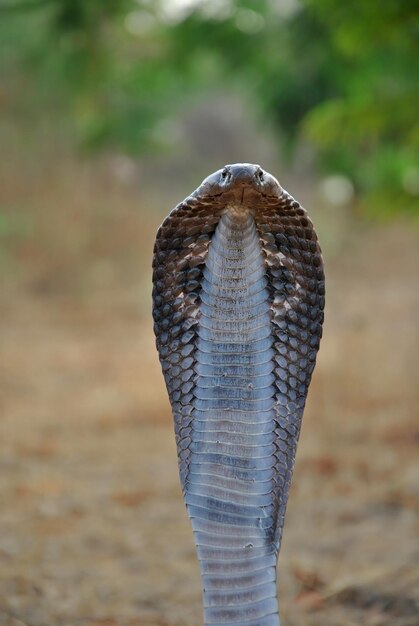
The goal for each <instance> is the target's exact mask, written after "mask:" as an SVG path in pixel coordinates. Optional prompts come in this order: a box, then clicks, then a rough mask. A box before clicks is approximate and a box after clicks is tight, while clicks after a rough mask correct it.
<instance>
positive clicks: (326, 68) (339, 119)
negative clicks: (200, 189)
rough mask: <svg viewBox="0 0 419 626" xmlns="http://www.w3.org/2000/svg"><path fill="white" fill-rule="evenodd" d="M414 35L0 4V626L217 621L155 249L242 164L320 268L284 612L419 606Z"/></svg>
mask: <svg viewBox="0 0 419 626" xmlns="http://www.w3.org/2000/svg"><path fill="white" fill-rule="evenodd" d="M418 30H419V22H418V12H417V3H416V2H414V1H413V0H404V2H399V1H397V2H396V1H395V0H389V1H388V2H385V3H384V2H381V3H374V2H365V1H364V0H348V1H347V2H346V3H339V2H336V1H333V0H277V1H275V0H259V1H257V2H256V1H251V0H247V1H246V0H155V1H153V0H149V1H146V0H137V1H136V0H107V1H106V2H103V1H102V0H1V1H0V76H1V82H0V112H1V115H0V134H1V142H0V177H1V178H0V271H1V293H0V320H1V324H0V342H1V357H0V393H1V398H0V408H1V416H0V429H1V437H0V447H1V448H0V467H1V472H0V494H1V495H0V502H1V506H0V624H2V625H8V626H21V625H22V624H24V625H25V624H26V626H46V625H47V626H64V625H65V626H70V625H80V626H153V625H154V626H192V625H196V624H199V623H202V618H201V597H200V580H199V575H198V565H197V561H196V557H195V549H194V544H193V539H192V533H191V530H190V528H189V523H188V521H187V517H186V513H185V511H184V506H183V502H182V499H181V492H180V488H179V484H178V475H177V461H176V452H175V445H174V437H173V432H172V419H171V414H170V409H169V403H168V400H167V396H166V391H165V389H164V386H163V380H162V376H161V372H160V366H159V363H158V359H157V354H156V351H155V347H154V338H153V335H152V323H151V313H150V311H151V272H150V267H151V255H152V245H153V241H154V236H155V232H156V229H157V227H158V225H159V224H160V222H161V221H162V219H163V218H164V217H165V215H166V214H167V213H168V212H169V210H170V209H171V208H172V207H173V206H174V205H175V204H177V203H178V202H179V201H180V200H182V199H183V198H184V197H185V196H187V195H188V194H189V193H190V192H191V191H192V190H193V189H195V188H196V187H197V186H198V184H199V183H200V182H201V180H202V179H203V178H204V177H205V176H206V175H208V174H209V173H210V172H212V171H213V170H215V169H218V168H219V167H222V166H223V165H224V164H225V163H231V162H233V163H234V162H237V161H247V162H253V163H260V164H261V165H262V167H264V168H265V169H266V170H268V171H269V172H271V173H272V174H274V175H276V176H277V177H278V178H279V180H280V182H281V184H282V185H283V186H284V187H285V188H286V189H287V190H288V191H289V192H290V193H291V194H292V195H294V196H295V197H296V198H297V199H298V200H299V201H301V202H302V203H303V204H304V205H305V206H306V208H307V209H308V210H309V213H310V215H311V217H312V218H313V220H314V222H315V225H316V227H317V230H318V234H319V237H320V242H321V244H322V248H323V252H324V260H325V266H326V275H327V307H326V323H325V329H324V339H323V343H322V346H321V350H320V354H319V359H318V365H317V368H316V370H315V373H314V378H313V382H312V387H311V390H310V394H309V400H308V404H307V409H306V413H305V417H304V424H303V430H302V436H301V440H300V445H299V451H298V455H297V466H296V471H295V475H294V482H293V486H292V491H291V496H290V503H289V507H288V513H287V521H286V528H285V535H284V540H283V548H282V551H281V555H280V567H279V586H280V597H281V605H282V607H281V610H282V615H283V622H284V624H285V625H288V626H320V625H322V626H336V625H337V624H338V625H339V626H349V625H359V624H365V625H375V626H387V625H388V626H389V625H390V624H391V626H414V625H416V626H417V624H418V613H419V592H418V590H419V544H418V530H419V522H418V517H417V514H418V509H419V463H418V462H419V455H418V451H419V450H418V448H419V422H418V399H419V398H418V395H419V392H418V388H419V377H418V374H417V354H418V348H419V330H418V321H419V320H418V315H419V314H418V311H419V279H418V268H419V242H418V234H419V168H418V162H417V154H418V147H419V122H418V116H417V112H418V109H419V91H418V82H417V73H416V75H415V71H414V70H415V57H416V58H417V55H418V46H417V43H416V42H417V34H418ZM415 37H416V39H415Z"/></svg>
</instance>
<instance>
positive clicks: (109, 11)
mask: <svg viewBox="0 0 419 626" xmlns="http://www.w3.org/2000/svg"><path fill="white" fill-rule="evenodd" d="M418 34H419V19H418V7H417V2H416V0H403V2H400V0H386V2H366V1H365V0H348V1H347V2H344V3H342V2H337V1H336V0H276V1H275V0H253V1H252V0H200V1H199V0H196V1H195V2H193V1H192V0H190V1H189V2H186V1H185V0H184V1H183V2H181V1H180V0H177V2H176V1H175V0H171V1H169V0H166V1H164V0H155V1H153V0H106V1H104V0H15V1H12V0H7V1H6V0H3V2H1V1H0V40H1V45H2V50H1V57H0V71H1V72H2V74H3V76H4V78H5V80H3V89H6V87H5V85H6V86H7V89H8V93H7V94H6V95H4V94H3V102H2V104H3V105H4V106H6V107H7V105H10V106H11V107H14V108H15V109H17V110H20V112H21V113H22V115H26V116H28V117H29V118H30V117H31V115H33V114H34V112H36V109H37V108H39V107H46V108H48V107H49V108H51V107H52V105H53V104H54V106H55V108H56V109H58V110H59V111H60V114H61V115H62V116H63V117H65V116H67V118H68V119H71V120H72V122H73V123H74V124H75V125H76V129H77V132H78V134H79V137H80V139H81V140H82V142H84V143H85V144H86V145H89V146H91V147H100V146H105V145H111V146H118V147H119V148H122V149H123V150H126V151H129V152H147V151H149V150H152V149H155V148H156V147H159V146H164V145H165V140H166V133H165V128H168V127H169V125H168V124H166V125H165V123H166V122H167V121H168V120H169V121H170V119H173V118H176V114H177V113H178V112H179V110H180V108H181V107H183V106H185V103H187V102H189V101H190V100H192V99H193V98H194V97H198V96H199V97H205V94H207V93H211V91H212V90H214V89H218V90H219V89H220V88H225V89H228V90H235V91H237V92H239V94H240V95H241V97H242V98H244V99H245V100H246V101H249V105H251V106H253V107H254V108H256V109H257V110H259V112H260V115H261V119H262V120H264V121H266V123H267V125H268V126H269V128H271V129H273V131H274V132H275V133H276V134H277V137H278V146H281V149H282V150H283V151H284V152H285V153H287V154H288V155H289V156H290V158H292V155H293V151H294V149H295V147H296V146H297V145H301V143H304V144H308V145H310V146H312V147H313V148H314V149H315V150H316V157H317V162H318V167H319V170H320V171H324V172H331V173H341V174H344V175H345V176H347V177H349V178H350V179H351V181H352V182H353V184H354V186H355V189H356V190H357V192H358V193H359V195H360V198H361V202H364V204H365V205H369V206H372V207H376V208H377V209H378V211H380V212H388V211H390V212H391V211H394V210H399V209H400V208H401V207H403V209H404V210H406V211H410V212H413V211H418V197H419V169H418V163H417V155H418V154H419V118H418V110H419V87H418V78H417V72H416V73H415V64H416V66H417V57H418V48H417V45H416V41H417V36H418Z"/></svg>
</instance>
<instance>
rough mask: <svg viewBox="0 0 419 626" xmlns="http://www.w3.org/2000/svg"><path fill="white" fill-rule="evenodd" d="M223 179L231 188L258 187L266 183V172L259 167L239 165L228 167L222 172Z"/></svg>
mask: <svg viewBox="0 0 419 626" xmlns="http://www.w3.org/2000/svg"><path fill="white" fill-rule="evenodd" d="M222 178H223V180H224V181H225V182H228V185H229V187H231V188H237V187H258V186H260V185H261V184H262V183H263V182H264V172H263V170H262V168H261V167H260V166H259V165H253V164H251V163H237V164H235V165H226V166H225V168H224V169H223V171H222Z"/></svg>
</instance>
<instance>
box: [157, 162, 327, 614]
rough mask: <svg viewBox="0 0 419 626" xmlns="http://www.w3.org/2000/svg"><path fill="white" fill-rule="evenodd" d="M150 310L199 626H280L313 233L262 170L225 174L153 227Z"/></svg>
mask: <svg viewBox="0 0 419 626" xmlns="http://www.w3.org/2000/svg"><path fill="white" fill-rule="evenodd" d="M152 299H153V319H154V332H155V336H156V345H157V350H158V353H159V359H160V363H161V367H162V372H163V376H164V380H165V383H166V387H167V392H168V396H169V400H170V404H171V408H172V413H173V419H174V430H175V439H176V446H177V456H178V465H179V475H180V483H181V487H182V493H183V498H184V501H185V504H186V509H187V513H188V515H189V518H190V522H191V525H192V531H193V535H194V539H195V545H196V552H197V557H198V560H199V566H200V575H201V583H202V590H203V613H204V624H205V626H228V625H235V626H278V625H279V624H280V618H279V604H278V593H277V561H278V554H279V550H280V545H281V538H282V533H283V527H284V519H285V512H286V506H287V500H288V493H289V488H290V483H291V478H292V474H293V468H294V462H295V454H296V448H297V442H298V438H299V434H300V428H301V421H302V416H303V411H304V406H305V402H306V397H307V392H308V388H309V384H310V380H311V376H312V373H313V370H314V367H315V362H316V356H317V352H318V349H319V344H320V339H321V335H322V325H323V317H324V313H323V311H324V301H325V278H324V269H323V261H322V255H321V250H320V247H319V243H318V238H317V235H316V232H315V229H314V226H313V223H312V221H311V220H310V218H309V217H308V215H307V212H306V210H305V209H304V208H303V207H302V206H301V205H300V203H299V202H298V201H297V200H295V199H294V198H293V197H292V196H291V195H290V194H289V193H288V192H287V191H286V190H285V189H283V188H282V187H281V185H280V184H279V182H278V181H277V179H276V178H275V177H274V176H272V175H271V174H269V173H268V172H266V171H264V170H263V169H262V168H261V167H260V166H259V165H255V164H250V163H236V164H232V165H226V166H225V167H223V168H221V169H219V170H217V171H216V172H214V173H213V174H211V175H210V176H208V177H207V178H206V179H205V180H204V181H203V182H202V184H201V185H200V186H199V187H198V188H197V189H196V190H195V191H194V192H193V193H191V194H190V195H189V196H188V197H187V198H186V199H185V200H183V201H182V202H180V203H179V204H178V205H177V206H176V207H175V208H174V209H173V210H172V211H171V212H170V214H169V215H168V216H167V217H166V219H165V220H164V221H163V223H162V225H161V226H160V228H159V229H158V232H157V237H156V241H155V245H154V253H153V294H152Z"/></svg>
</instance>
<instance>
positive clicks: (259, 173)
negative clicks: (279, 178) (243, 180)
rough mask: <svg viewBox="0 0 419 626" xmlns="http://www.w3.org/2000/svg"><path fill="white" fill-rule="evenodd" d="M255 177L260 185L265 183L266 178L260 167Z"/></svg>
mask: <svg viewBox="0 0 419 626" xmlns="http://www.w3.org/2000/svg"><path fill="white" fill-rule="evenodd" d="M255 176H256V178H257V180H258V181H259V182H260V183H263V181H264V180H265V176H264V174H263V169H262V168H261V167H258V169H257V170H256V172H255Z"/></svg>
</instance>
